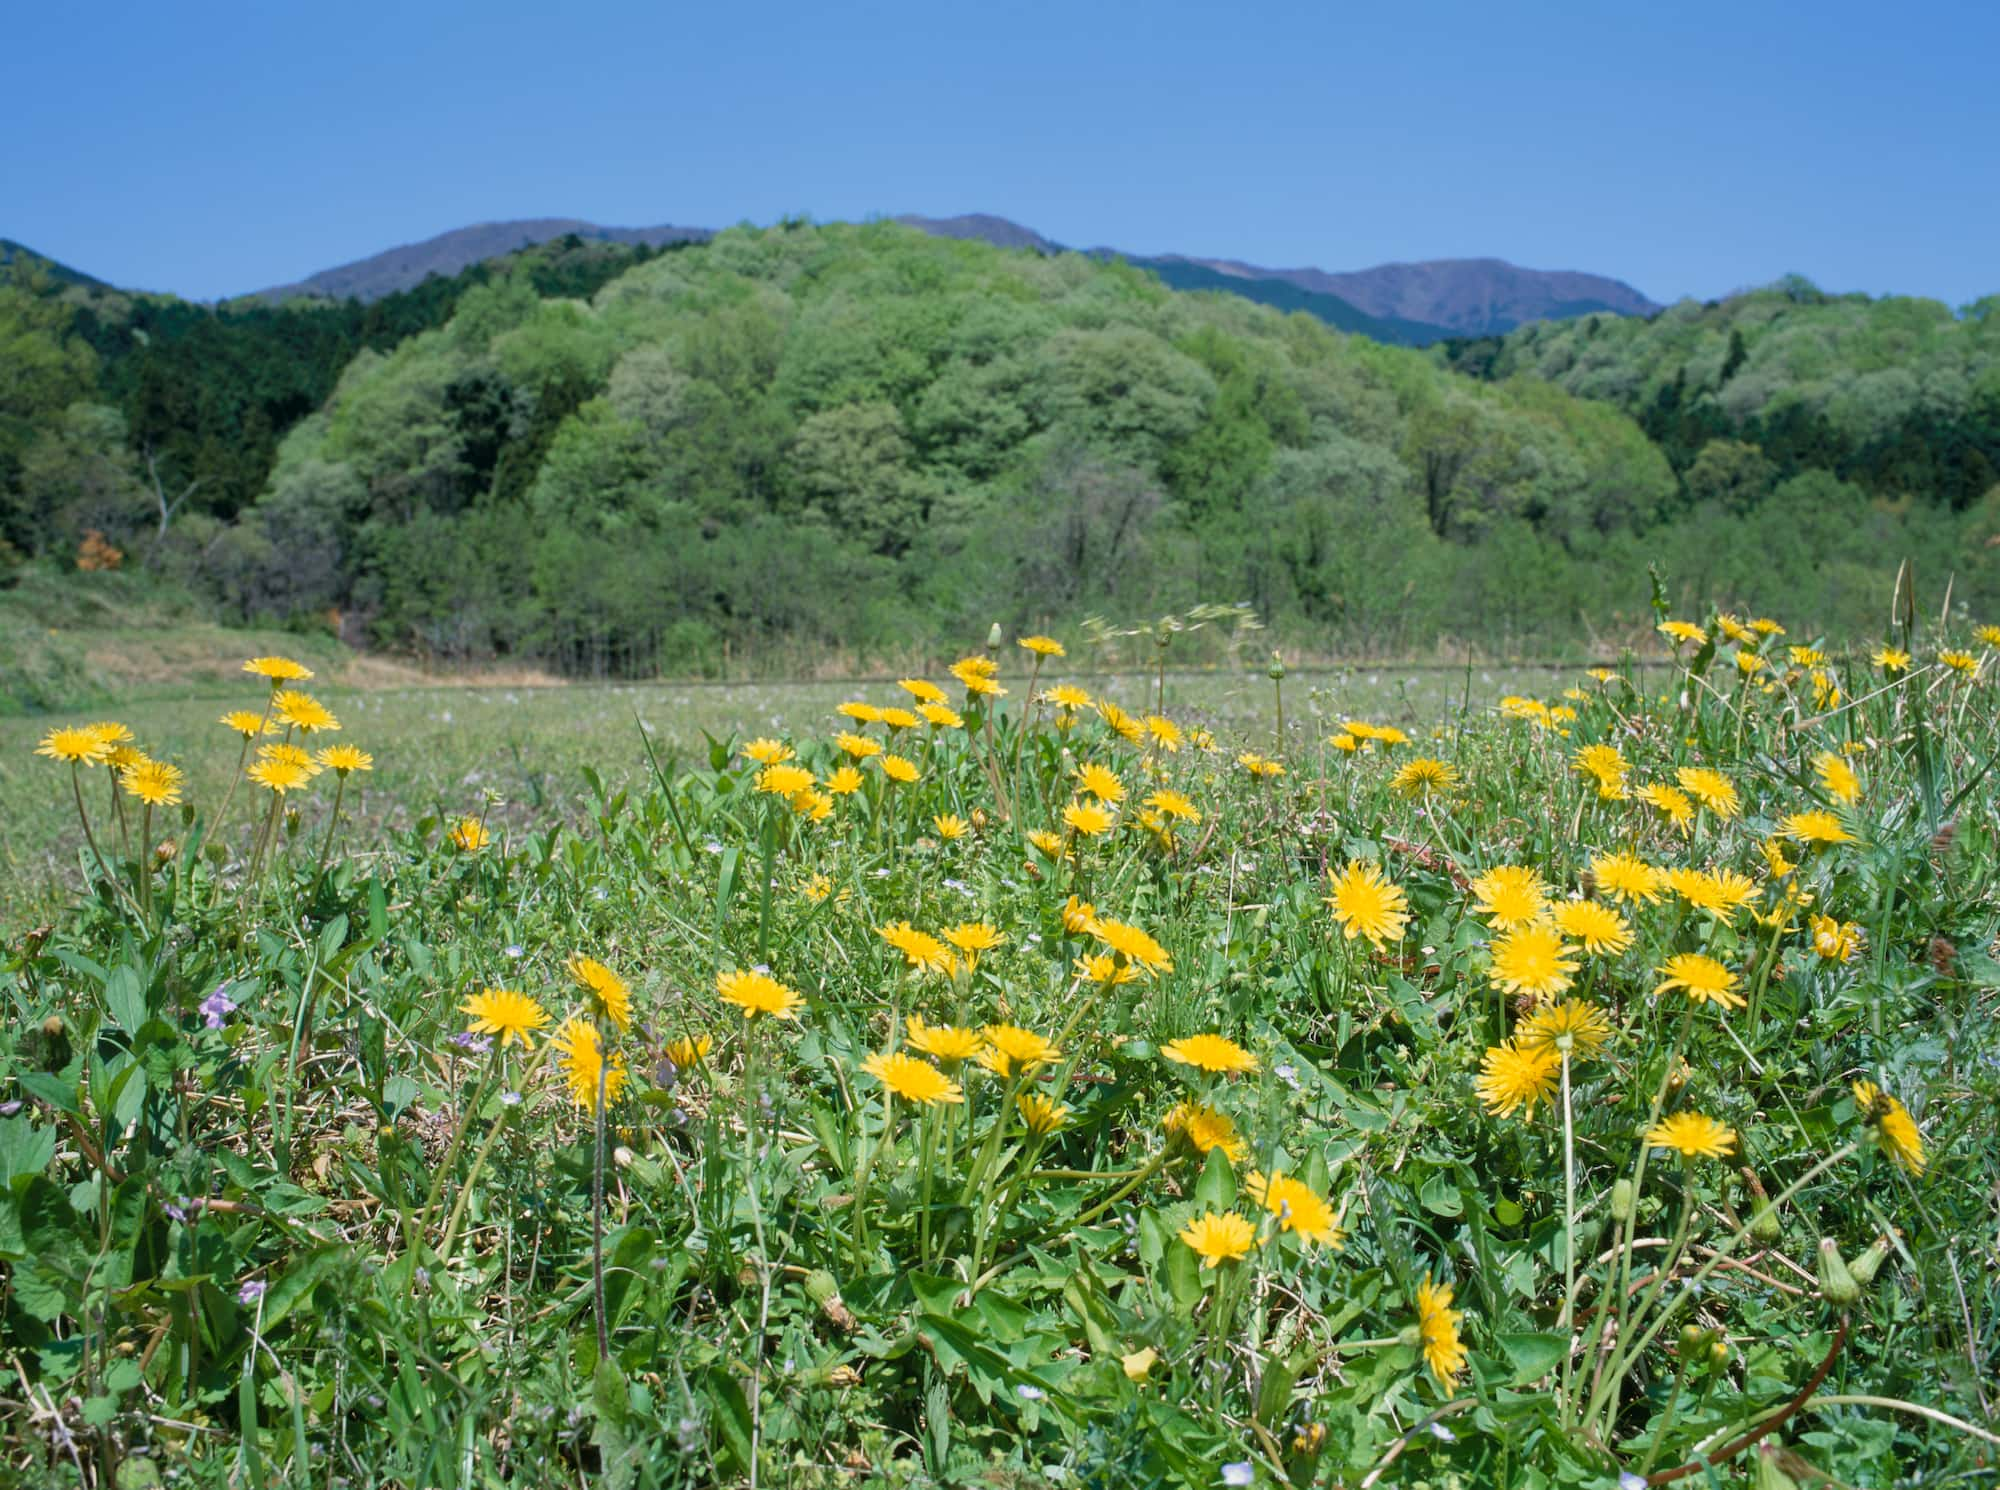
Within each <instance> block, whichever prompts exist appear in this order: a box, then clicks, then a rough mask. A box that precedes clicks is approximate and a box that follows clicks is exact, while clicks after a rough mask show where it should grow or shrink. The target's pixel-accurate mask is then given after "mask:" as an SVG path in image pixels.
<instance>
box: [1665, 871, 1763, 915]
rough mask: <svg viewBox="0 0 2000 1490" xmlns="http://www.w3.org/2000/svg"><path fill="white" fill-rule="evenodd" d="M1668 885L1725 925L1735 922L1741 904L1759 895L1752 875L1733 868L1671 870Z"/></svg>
mask: <svg viewBox="0 0 2000 1490" xmlns="http://www.w3.org/2000/svg"><path fill="white" fill-rule="evenodd" d="M1667 888H1668V889H1670V890H1672V891H1673V892H1674V893H1675V894H1676V895H1678V896H1680V898H1681V899H1683V900H1685V901H1686V902H1687V903H1688V904H1689V905H1691V906H1693V907H1694V908H1695V909H1696V910H1699V911H1707V912H1708V913H1709V914H1710V915H1712V916H1714V917H1715V918H1716V919H1717V920H1718V921H1720V922H1722V923H1723V925H1725V926H1727V925H1730V924H1732V918H1733V917H1734V915H1735V912H1736V908H1737V907H1738V906H1743V905H1748V904H1749V903H1750V902H1751V901H1752V900H1755V899H1756V898H1757V886H1756V885H1755V884H1754V883H1752V882H1751V879H1750V877H1749V876H1748V875H1745V874H1738V873H1737V872H1736V871H1735V870H1733V869H1669V870H1668V871H1667Z"/></svg>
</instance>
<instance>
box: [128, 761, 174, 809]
mask: <svg viewBox="0 0 2000 1490" xmlns="http://www.w3.org/2000/svg"><path fill="white" fill-rule="evenodd" d="M181 781H182V777H181V769H180V767H179V766H170V765H168V764H167V763H166V762H165V761H156V760H141V761H140V762H139V763H138V764H137V765H133V766H128V767H126V769H125V770H123V771H121V772H119V774H118V783H119V785H121V786H123V787H124V788H125V790H126V792H127V793H129V794H130V795H132V796H134V797H137V798H138V799H139V800H140V801H141V802H144V803H145V804H146V805H147V806H148V807H172V806H174V805H175V804H176V803H178V802H179V801H180V799H181Z"/></svg>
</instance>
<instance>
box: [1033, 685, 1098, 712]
mask: <svg viewBox="0 0 2000 1490" xmlns="http://www.w3.org/2000/svg"><path fill="white" fill-rule="evenodd" d="M1042 702H1043V703H1045V704H1054V705H1055V706H1056V707H1057V708H1058V709H1061V710H1062V711H1063V712H1064V713H1066V714H1074V713H1075V712H1076V711H1077V710H1078V709H1088V708H1089V707H1090V706H1091V699H1090V695H1089V694H1087V693H1085V692H1084V691H1083V690H1082V689H1081V688H1078V687H1077V686H1076V685H1075V684H1073V683H1058V684H1056V686H1055V687H1053V688H1047V689H1044V690H1043V691H1042Z"/></svg>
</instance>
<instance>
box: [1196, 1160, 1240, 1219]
mask: <svg viewBox="0 0 2000 1490" xmlns="http://www.w3.org/2000/svg"><path fill="white" fill-rule="evenodd" d="M1194 1199H1195V1204H1196V1205H1198V1206H1201V1207H1202V1208H1203V1209H1205V1210H1211V1211H1226V1210H1228V1209H1229V1208H1230V1207H1231V1206H1233V1205H1235V1204H1236V1171H1235V1170H1234V1169H1233V1168H1231V1167H1230V1163H1229V1156H1228V1155H1227V1154H1225V1153H1223V1152H1222V1150H1221V1149H1219V1148H1216V1149H1210V1150H1209V1151H1208V1160H1207V1162H1206V1163H1204V1164H1203V1165H1202V1166H1201V1178H1200V1179H1199V1180H1197V1181H1195V1187H1194Z"/></svg>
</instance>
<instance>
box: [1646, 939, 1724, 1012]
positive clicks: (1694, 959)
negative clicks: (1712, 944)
mask: <svg viewBox="0 0 2000 1490" xmlns="http://www.w3.org/2000/svg"><path fill="white" fill-rule="evenodd" d="M1654 971H1655V972H1657V973H1658V974H1659V975H1660V977H1661V978H1663V979H1664V980H1665V981H1664V982H1662V983H1661V984H1660V985H1659V986H1658V987H1657V988H1655V989H1654V990H1653V994H1654V996H1655V997H1658V996H1659V995H1660V994H1663V993H1665V992H1666V991H1667V990H1668V989H1670V988H1678V989H1680V990H1681V992H1683V993H1685V994H1686V995H1687V996H1688V997H1689V998H1691V999H1693V1000H1695V1001H1696V1002H1697V1003H1700V1002H1707V1003H1714V1004H1720V1005H1722V1007H1723V1008H1725V1009H1740V1008H1742V1007H1743V1006H1744V1004H1745V1002H1746V1000H1745V999H1744V997H1743V995H1742V994H1740V993H1738V992H1737V991H1736V982H1737V979H1736V974H1735V973H1734V972H1733V971H1732V970H1731V969H1729V968H1727V967H1724V966H1723V965H1722V964H1721V963H1719V962H1717V961H1716V960H1715V959H1714V958H1713V957H1704V956H1703V955H1702V954H1701V953H1699V952H1676V953H1675V954H1674V955H1673V956H1672V957H1669V958H1668V959H1667V961H1666V965H1665V966H1663V967H1659V968H1655V969H1654Z"/></svg>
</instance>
